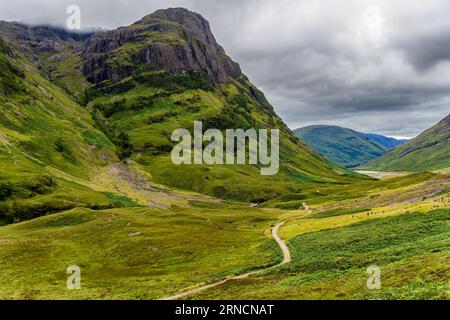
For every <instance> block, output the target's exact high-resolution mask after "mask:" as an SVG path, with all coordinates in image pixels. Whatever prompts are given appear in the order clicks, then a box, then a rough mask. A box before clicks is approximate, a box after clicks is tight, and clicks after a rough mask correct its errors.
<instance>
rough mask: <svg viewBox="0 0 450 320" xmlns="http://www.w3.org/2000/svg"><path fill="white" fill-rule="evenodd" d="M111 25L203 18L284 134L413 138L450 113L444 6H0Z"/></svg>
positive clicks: (448, 22)
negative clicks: (170, 16) (301, 130)
mask: <svg viewBox="0 0 450 320" xmlns="http://www.w3.org/2000/svg"><path fill="white" fill-rule="evenodd" d="M71 4H77V5H79V6H80V8H81V13H82V23H83V27H86V28H87V27H103V28H109V29H110V28H115V27H118V26H121V25H127V24H130V23H132V22H134V21H136V20H138V19H140V18H141V17H142V16H144V15H146V14H148V13H151V12H153V11H155V10H156V9H160V8H167V7H178V6H181V7H185V8H188V9H190V10H193V11H196V12H199V13H200V14H202V15H203V16H204V17H205V18H206V19H208V20H209V22H210V24H211V28H212V30H213V32H214V34H215V36H216V38H217V40H218V42H219V43H220V44H222V46H223V47H224V48H225V50H226V51H227V52H228V54H229V55H230V56H231V57H232V58H233V59H234V60H236V61H237V62H239V63H240V65H241V67H242V70H243V71H244V73H246V74H247V75H248V76H249V78H250V79H251V81H252V82H253V83H255V84H256V85H257V86H258V87H259V88H260V89H262V90H263V91H264V92H265V94H266V96H267V97H268V99H269V100H270V102H271V103H272V104H273V106H274V108H275V110H276V111H277V112H278V114H279V115H280V116H281V117H282V118H283V120H284V121H285V122H286V123H287V124H288V125H289V126H290V127H291V128H292V129H295V128H298V127H302V126H306V125H311V124H335V125H341V126H345V127H349V128H352V129H356V130H360V131H363V132H374V133H380V134H385V135H389V136H395V137H413V136H415V135H417V134H419V133H420V132H421V131H423V130H424V129H427V128H428V127H430V126H432V125H433V124H435V123H436V122H438V121H439V120H441V119H442V118H444V117H445V116H446V115H447V114H449V113H450V107H449V106H450V1H448V0H427V1H410V0H408V1H406V0H395V1H392V0H388V1H382V0H372V1H368V0H367V1H366V0H339V1H330V0H220V1H219V0H203V1H201V0H184V1H171V0H134V1H133V0H70V1H65V0H58V1H55V0H1V2H0V19H1V20H20V21H27V22H32V23H52V24H60V25H61V24H65V21H66V19H67V16H68V15H67V14H66V8H67V6H68V5H71Z"/></svg>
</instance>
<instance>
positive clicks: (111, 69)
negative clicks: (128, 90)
mask: <svg viewBox="0 0 450 320" xmlns="http://www.w3.org/2000/svg"><path fill="white" fill-rule="evenodd" d="M83 61H84V66H83V70H84V74H85V75H86V77H87V78H88V80H89V81H91V82H93V83H99V82H102V81H105V80H109V81H111V82H113V83H115V82H119V81H121V80H122V79H124V78H126V77H128V76H130V75H133V74H135V73H136V72H142V71H150V72H151V71H164V72H167V73H169V74H172V75H174V74H175V75H176V74H180V73H183V72H195V73H202V74H205V75H206V76H207V77H208V79H209V80H210V81H211V82H213V83H227V82H228V81H229V79H230V78H232V79H236V78H238V77H239V76H240V75H241V69H240V67H239V65H238V64H237V63H236V62H234V61H233V60H231V59H230V58H229V57H228V56H227V55H226V53H225V51H224V49H223V48H222V47H221V46H220V45H219V44H218V43H217V42H216V40H215V38H214V35H213V34H212V32H211V29H210V26H209V23H208V21H206V19H204V18H203V17H202V16H201V15H199V14H197V13H194V12H191V11H189V10H187V9H183V8H171V9H165V10H158V11H156V12H154V13H152V14H150V15H147V16H145V17H144V18H142V19H141V20H139V21H137V22H135V23H134V24H132V25H130V26H128V27H121V28H118V29H116V30H112V31H108V32H103V33H99V34H96V35H94V36H93V37H91V38H90V39H89V40H88V41H87V43H86V47H85V50H84V53H83Z"/></svg>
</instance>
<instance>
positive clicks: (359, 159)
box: [294, 125, 406, 168]
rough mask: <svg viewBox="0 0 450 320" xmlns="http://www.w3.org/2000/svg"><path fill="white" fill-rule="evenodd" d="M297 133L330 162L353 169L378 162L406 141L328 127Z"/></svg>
mask: <svg viewBox="0 0 450 320" xmlns="http://www.w3.org/2000/svg"><path fill="white" fill-rule="evenodd" d="M294 133H295V135H296V136H297V137H298V138H300V139H302V140H303V141H305V142H306V144H307V145H309V146H310V147H311V148H313V149H314V150H315V151H317V152H318V153H320V154H321V155H323V156H324V157H325V158H327V159H328V160H330V161H333V162H334V163H338V164H340V165H343V166H345V167H349V168H351V167H356V166H359V165H361V164H364V163H366V162H368V161H370V160H373V159H375V158H378V157H380V156H381V155H383V154H384V153H386V152H387V151H389V150H390V149H392V148H394V147H396V146H398V145H400V144H402V143H404V142H405V141H406V140H397V139H394V138H389V137H385V136H382V135H377V134H369V133H361V132H357V131H354V130H351V129H347V128H342V127H338V126H325V125H319V126H309V127H304V128H300V129H297V130H294Z"/></svg>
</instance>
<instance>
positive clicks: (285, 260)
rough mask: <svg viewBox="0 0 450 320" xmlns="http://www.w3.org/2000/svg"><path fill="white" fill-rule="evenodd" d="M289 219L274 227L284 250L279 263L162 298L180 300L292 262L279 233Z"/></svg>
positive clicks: (275, 235) (275, 238)
mask: <svg viewBox="0 0 450 320" xmlns="http://www.w3.org/2000/svg"><path fill="white" fill-rule="evenodd" d="M287 221H288V220H286V221H283V222H280V223H279V224H277V225H276V226H275V227H273V228H272V237H273V238H274V240H275V241H276V242H277V244H278V246H279V247H280V249H281V251H282V252H283V261H281V262H280V263H279V264H277V265H274V266H272V267H268V268H264V269H260V270H256V271H251V272H247V273H244V274H241V275H238V276H232V277H229V278H226V279H224V280H222V281H218V282H214V283H211V284H208V285H205V286H202V287H198V288H196V289H192V290H188V291H185V292H183V293H180V294H177V295H174V296H171V297H167V298H164V299H161V300H178V299H181V298H184V297H187V296H191V295H193V294H196V293H199V292H201V291H204V290H207V289H211V288H214V287H217V286H220V285H222V284H224V283H227V282H228V281H230V280H238V279H244V278H248V277H250V276H253V275H256V274H260V273H263V272H266V271H269V270H272V269H275V268H277V267H279V266H282V265H283V264H286V263H289V262H291V252H290V251H289V248H288V246H287V245H286V243H285V242H284V241H283V240H282V239H281V238H280V236H279V235H278V230H279V229H280V227H281V226H282V225H283V224H285V223H286V222H287Z"/></svg>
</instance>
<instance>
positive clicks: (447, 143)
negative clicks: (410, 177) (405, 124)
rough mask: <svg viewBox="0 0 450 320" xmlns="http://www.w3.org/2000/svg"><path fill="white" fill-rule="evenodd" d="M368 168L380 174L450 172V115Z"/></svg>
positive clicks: (370, 164)
mask: <svg viewBox="0 0 450 320" xmlns="http://www.w3.org/2000/svg"><path fill="white" fill-rule="evenodd" d="M364 168H366V169H369V170H379V171H445V172H449V170H450V115H448V116H447V117H445V118H444V119H443V120H441V121H440V122H439V123H438V124H436V125H435V126H433V127H431V128H430V129H428V130H426V131H424V132H423V133H421V134H420V135H418V136H417V137H416V138H414V139H412V140H410V141H409V142H407V143H405V144H404V145H402V146H399V147H398V148H395V149H394V150H392V151H391V152H389V153H387V154H386V155H384V156H382V157H381V158H379V159H376V160H374V161H373V162H370V163H369V164H367V166H364Z"/></svg>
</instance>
